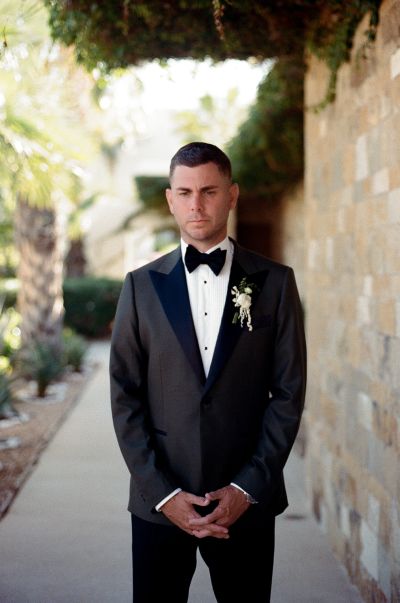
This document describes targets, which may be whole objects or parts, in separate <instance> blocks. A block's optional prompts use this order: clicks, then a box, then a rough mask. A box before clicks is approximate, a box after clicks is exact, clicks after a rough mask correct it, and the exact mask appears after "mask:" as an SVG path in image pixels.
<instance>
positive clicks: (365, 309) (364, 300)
mask: <svg viewBox="0 0 400 603" xmlns="http://www.w3.org/2000/svg"><path fill="white" fill-rule="evenodd" d="M357 322H358V324H359V325H369V324H370V323H371V302H370V298H369V297H365V296H364V295H360V296H359V297H358V299H357Z"/></svg>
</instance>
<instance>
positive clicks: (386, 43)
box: [285, 0, 400, 602]
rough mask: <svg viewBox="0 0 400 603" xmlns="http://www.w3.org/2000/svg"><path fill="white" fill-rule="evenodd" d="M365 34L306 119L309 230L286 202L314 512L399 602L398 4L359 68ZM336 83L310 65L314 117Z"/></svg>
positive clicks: (374, 596)
mask: <svg viewBox="0 0 400 603" xmlns="http://www.w3.org/2000/svg"><path fill="white" fill-rule="evenodd" d="M366 27H367V20H365V21H364V22H363V23H362V24H361V25H360V27H359V29H358V31H357V36H356V43H355V49H354V52H353V58H352V61H351V63H350V64H346V65H344V66H343V67H342V68H341V70H340V73H339V79H338V86H337V97H336V100H335V102H334V103H332V104H331V105H329V106H328V107H327V108H326V109H324V110H323V111H320V112H319V113H315V112H313V111H311V110H309V111H307V113H306V122H305V130H306V145H305V156H306V174H305V204H304V221H303V222H301V220H302V216H301V214H297V216H298V219H299V223H298V224H296V218H295V216H296V211H297V210H296V205H297V207H299V206H300V205H301V203H299V200H298V199H297V200H296V199H294V200H293V201H292V204H291V205H290V204H288V203H287V204H286V208H287V210H286V214H285V215H286V230H285V232H286V235H285V236H286V241H287V250H286V257H285V260H286V261H287V263H290V264H291V265H293V266H294V268H295V269H296V270H297V273H298V280H300V288H301V289H302V290H304V292H305V306H306V307H305V311H306V324H307V341H308V351H309V385H308V395H307V405H306V413H305V425H306V429H307V465H308V480H309V490H310V494H311V499H312V505H313V510H314V513H315V516H316V517H317V519H318V520H319V522H320V523H321V526H322V527H323V529H324V530H325V531H326V533H327V535H328V537H329V539H330V541H331V543H332V546H333V548H334V550H335V552H336V554H337V555H338V556H339V557H340V559H341V560H342V562H343V564H344V565H345V566H346V568H347V570H348V572H349V574H350V576H351V578H352V580H353V581H354V583H355V584H356V585H357V586H358V588H359V589H360V592H361V594H362V596H363V598H364V599H365V601H371V602H372V601H374V602H377V601H379V602H383V601H388V602H389V601H390V602H395V601H396V602H399V601H400V507H399V501H400V412H399V411H400V33H399V32H400V0H395V1H393V0H387V1H385V2H383V4H382V7H381V15H380V25H379V32H378V38H377V41H376V43H375V45H374V47H373V48H372V49H369V50H367V52H366V54H367V58H366V59H362V58H360V53H359V52H358V50H359V49H360V48H361V46H362V44H363V42H364V40H365V37H364V31H365V30H366ZM327 77H328V73H327V69H326V68H325V66H324V65H322V64H321V63H319V62H318V61H317V60H316V59H310V61H309V70H308V75H307V78H306V104H307V106H312V105H315V104H316V103H318V101H320V100H321V99H322V98H323V96H324V93H325V90H326V85H327ZM296 228H298V230H297V231H296ZM296 233H297V236H296ZM303 244H304V251H303V248H302V245H303ZM301 258H303V259H304V263H303V267H302V266H301Z"/></svg>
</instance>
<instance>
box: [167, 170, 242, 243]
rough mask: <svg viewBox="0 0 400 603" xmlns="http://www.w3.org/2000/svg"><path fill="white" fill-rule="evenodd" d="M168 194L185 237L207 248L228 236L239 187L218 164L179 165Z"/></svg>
mask: <svg viewBox="0 0 400 603" xmlns="http://www.w3.org/2000/svg"><path fill="white" fill-rule="evenodd" d="M166 196H167V201H168V205H169V209H170V212H171V214H173V216H174V218H175V220H176V223H177V224H178V226H179V229H180V231H181V236H182V238H183V240H184V241H185V242H186V243H190V244H191V245H193V246H194V247H196V248H197V249H198V250H199V251H207V249H210V248H211V247H213V246H214V245H216V244H217V243H219V242H220V241H222V240H223V239H224V238H225V237H226V234H227V222H228V216H229V211H230V210H231V209H233V208H234V207H235V206H236V202H237V199H238V196H239V187H238V185H237V184H232V183H231V181H230V180H229V178H228V176H226V175H224V174H222V173H221V172H220V171H219V169H218V167H217V165H216V164H215V163H211V162H210V163H205V164H203V165H199V166H197V167H186V166H184V165H178V166H177V167H176V168H175V170H174V172H173V175H172V178H171V188H168V189H167V190H166Z"/></svg>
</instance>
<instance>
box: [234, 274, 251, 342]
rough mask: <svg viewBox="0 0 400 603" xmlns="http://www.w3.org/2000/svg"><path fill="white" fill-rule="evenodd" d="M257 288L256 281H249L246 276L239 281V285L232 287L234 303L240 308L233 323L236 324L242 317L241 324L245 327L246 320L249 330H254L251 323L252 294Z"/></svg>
mask: <svg viewBox="0 0 400 603" xmlns="http://www.w3.org/2000/svg"><path fill="white" fill-rule="evenodd" d="M256 289H257V287H256V285H255V284H254V283H247V281H246V277H244V278H242V280H241V281H240V283H239V287H236V285H235V286H234V287H233V288H232V289H231V293H232V295H233V303H234V305H235V308H239V311H236V312H235V314H234V316H233V320H232V323H233V324H236V323H237V321H238V320H239V319H240V326H241V327H243V323H244V321H246V326H247V328H248V329H249V331H252V330H253V326H252V324H251V313H250V307H251V304H252V297H251V296H252V294H253V292H254V291H255V290H256Z"/></svg>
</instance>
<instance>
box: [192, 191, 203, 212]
mask: <svg viewBox="0 0 400 603" xmlns="http://www.w3.org/2000/svg"><path fill="white" fill-rule="evenodd" d="M201 208H202V202H201V193H199V192H196V191H194V193H193V195H192V198H191V210H192V211H199V210H200V209H201Z"/></svg>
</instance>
